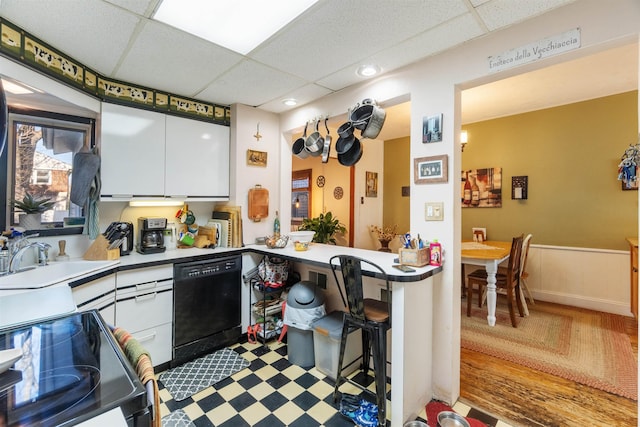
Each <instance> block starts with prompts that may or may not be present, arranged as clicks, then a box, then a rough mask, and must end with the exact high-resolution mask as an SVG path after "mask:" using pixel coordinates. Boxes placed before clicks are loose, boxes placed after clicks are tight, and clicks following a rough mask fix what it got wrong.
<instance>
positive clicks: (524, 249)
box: [498, 234, 536, 316]
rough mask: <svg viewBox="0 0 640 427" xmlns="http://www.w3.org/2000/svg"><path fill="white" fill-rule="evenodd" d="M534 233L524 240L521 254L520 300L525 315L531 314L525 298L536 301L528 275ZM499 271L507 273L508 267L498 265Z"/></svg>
mask: <svg viewBox="0 0 640 427" xmlns="http://www.w3.org/2000/svg"><path fill="white" fill-rule="evenodd" d="M532 237H533V235H532V234H527V235H526V236H525V238H524V241H523V242H522V254H521V255H520V295H519V297H520V300H521V301H522V307H523V309H524V315H525V316H528V315H529V308H528V307H527V300H526V298H525V296H526V297H529V302H530V303H531V305H535V303H536V302H535V301H534V300H533V295H532V294H531V291H530V290H529V288H528V287H527V277H529V273H527V258H528V256H529V246H530V245H531V238H532ZM498 273H502V274H507V268H506V267H498ZM525 294H526V295H525Z"/></svg>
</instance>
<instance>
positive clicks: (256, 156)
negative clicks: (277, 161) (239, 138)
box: [247, 150, 267, 167]
mask: <svg viewBox="0 0 640 427" xmlns="http://www.w3.org/2000/svg"><path fill="white" fill-rule="evenodd" d="M247 165H249V166H263V167H264V166H267V152H266V151H255V150H247Z"/></svg>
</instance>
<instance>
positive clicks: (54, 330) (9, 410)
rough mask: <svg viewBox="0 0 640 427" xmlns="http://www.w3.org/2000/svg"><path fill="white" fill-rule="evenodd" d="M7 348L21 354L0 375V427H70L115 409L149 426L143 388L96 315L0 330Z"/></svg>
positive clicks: (1, 341) (0, 343)
mask: <svg viewBox="0 0 640 427" xmlns="http://www.w3.org/2000/svg"><path fill="white" fill-rule="evenodd" d="M10 348H22V353H23V355H22V358H21V359H20V360H18V361H17V362H16V363H15V365H14V366H13V369H10V370H9V371H7V372H4V373H2V374H0V426H9V427H10V426H26V425H29V426H32V425H35V426H40V425H41V426H70V425H75V424H78V423H80V422H83V421H86V420H88V419H90V418H93V417H95V416H97V415H99V414H101V413H103V412H106V411H109V410H111V409H113V408H117V407H120V408H121V409H122V412H123V414H124V416H125V418H126V420H127V424H129V425H131V426H142V425H146V426H148V425H150V414H149V411H148V408H147V398H146V392H145V388H144V387H143V385H142V384H141V382H140V380H139V379H138V377H137V375H136V374H135V372H134V371H133V369H132V368H131V365H130V364H129V363H127V362H126V361H125V356H124V354H123V353H122V351H121V350H120V347H119V346H118V344H117V342H116V341H115V339H114V338H113V335H111V333H110V332H109V330H108V327H107V326H106V324H105V323H104V321H103V320H102V318H101V317H100V315H99V314H98V313H97V311H89V312H84V313H74V314H71V315H66V316H64V317H60V318H56V319H52V320H46V321H43V322H36V323H33V324H30V325H26V326H19V327H16V328H9V329H2V330H0V350H5V349H10Z"/></svg>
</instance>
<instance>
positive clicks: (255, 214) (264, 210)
mask: <svg viewBox="0 0 640 427" xmlns="http://www.w3.org/2000/svg"><path fill="white" fill-rule="evenodd" d="M268 216H269V190H267V189H266V188H262V186H261V185H259V184H258V185H256V186H255V187H254V188H252V189H250V190H249V219H250V220H252V221H254V222H260V221H261V220H263V219H264V218H267V217H268Z"/></svg>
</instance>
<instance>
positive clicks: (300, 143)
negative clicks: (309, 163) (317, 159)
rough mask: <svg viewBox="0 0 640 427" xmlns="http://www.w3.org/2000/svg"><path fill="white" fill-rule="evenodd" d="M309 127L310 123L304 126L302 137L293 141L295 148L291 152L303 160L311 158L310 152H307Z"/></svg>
mask: <svg viewBox="0 0 640 427" xmlns="http://www.w3.org/2000/svg"><path fill="white" fill-rule="evenodd" d="M308 126H309V122H307V124H306V125H305V126H304V133H303V134H302V136H301V137H300V138H298V139H296V140H295V141H293V146H292V147H291V152H292V153H293V155H294V156H298V157H300V158H301V159H306V158H307V157H309V152H308V151H306V150H305V144H304V143H305V140H306V139H307V127H308Z"/></svg>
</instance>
